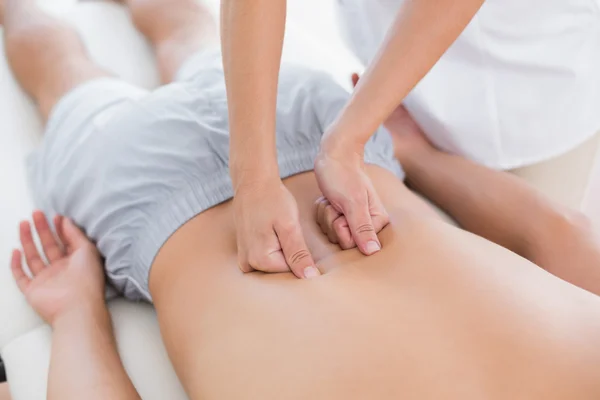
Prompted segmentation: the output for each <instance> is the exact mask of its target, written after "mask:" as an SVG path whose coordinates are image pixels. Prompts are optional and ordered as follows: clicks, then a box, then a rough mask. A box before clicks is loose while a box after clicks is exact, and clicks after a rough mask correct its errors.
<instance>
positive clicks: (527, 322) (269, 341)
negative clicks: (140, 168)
mask: <svg viewBox="0 0 600 400" xmlns="http://www.w3.org/2000/svg"><path fill="white" fill-rule="evenodd" d="M369 173H370V176H371V178H372V179H373V182H374V184H375V186H376V189H377V191H378V193H379V194H380V195H381V196H382V200H383V201H384V204H385V205H386V207H387V208H388V210H389V211H390V214H391V217H392V223H391V224H390V226H388V227H387V228H385V229H384V231H383V232H382V233H381V234H380V238H381V241H382V245H383V250H382V251H381V252H379V253H377V254H376V255H374V256H371V257H364V256H362V255H360V254H359V252H358V251H355V250H351V251H340V250H339V248H338V247H337V246H334V245H331V244H329V243H328V240H327V238H326V237H325V236H324V235H322V234H321V232H320V230H319V228H318V227H317V225H316V223H315V222H314V220H315V218H314V216H313V215H312V213H314V210H313V203H314V201H315V199H316V198H317V197H319V196H320V192H319V190H318V188H317V185H316V181H315V179H314V175H313V174H312V173H306V174H302V175H298V176H295V177H293V178H290V179H288V180H286V182H285V183H286V185H287V186H288V187H289V189H290V190H291V191H292V193H294V194H295V196H296V199H297V202H298V205H299V208H300V213H301V219H302V221H303V225H304V230H305V237H306V240H307V243H308V245H309V247H310V248H311V251H312V253H313V255H314V257H315V260H316V261H317V265H318V267H319V268H320V269H321V271H322V272H323V275H322V276H321V277H319V278H316V279H313V280H298V279H296V278H295V277H293V276H292V275H291V274H278V275H267V274H262V273H252V274H246V275H244V274H242V273H241V272H240V271H239V269H238V268H237V265H236V260H237V258H236V248H235V230H234V229H235V228H234V221H233V218H232V213H231V209H230V207H231V205H230V204H229V203H225V204H222V205H220V206H218V207H215V208H213V209H211V210H208V211H207V212H204V213H203V214H201V215H199V216H197V217H196V218H194V219H193V220H191V221H190V222H188V223H187V224H186V225H185V226H184V227H182V228H181V229H180V230H179V231H177V232H176V233H175V234H174V235H173V236H172V237H171V238H170V239H169V241H168V242H167V243H166V244H165V246H164V247H163V248H162V249H161V251H160V253H159V255H158V257H157V258H156V260H155V262H154V265H153V269H152V271H151V274H150V290H151V293H152V296H153V298H154V302H155V305H156V308H157V311H158V314H159V320H160V325H161V331H162V334H163V338H164V340H165V343H166V346H167V349H168V352H169V355H170V357H171V360H172V362H173V364H174V366H175V369H176V371H177V373H178V376H179V378H180V380H181V381H182V383H183V384H184V386H185V388H186V390H187V392H188V394H189V395H190V396H191V398H192V399H196V398H202V399H236V398H245V399H265V398H285V399H307V398H312V399H333V398H335V399H337V398H339V399H342V398H343V399H364V398H377V399H397V398H418V399H427V398H446V399H481V398H486V399H495V398H498V399H506V398H544V399H573V398H577V399H595V398H598V397H599V396H600V299H599V298H597V297H596V296H594V295H592V294H590V293H588V292H585V291H584V290H581V289H579V288H576V287H574V286H572V285H570V284H567V283H565V282H563V281H561V280H559V279H558V278H556V277H554V276H552V275H550V274H548V273H546V272H545V271H543V270H542V269H540V268H538V267H537V266H535V265H534V264H532V263H530V262H528V261H527V260H525V259H523V258H521V257H519V256H517V255H515V254H513V253H511V252H509V251H508V250H505V249H504V248H502V247H500V246H497V245H495V244H493V243H491V242H489V241H487V240H484V239H481V238H479V237H477V236H475V235H472V234H469V233H467V232H464V231H462V230H460V229H458V228H455V227H452V226H450V225H448V224H446V223H444V222H443V221H441V220H440V219H439V218H438V217H437V216H436V214H435V213H434V212H433V211H432V210H431V209H430V208H429V207H428V206H427V205H425V203H424V202H422V201H421V200H420V199H418V198H417V197H416V196H415V195H413V194H412V193H410V192H409V191H408V190H407V189H406V188H405V187H404V185H403V184H401V183H400V182H398V180H397V179H396V178H395V177H394V176H393V175H392V174H390V173H388V172H386V171H383V170H382V169H379V168H377V167H370V169H369Z"/></svg>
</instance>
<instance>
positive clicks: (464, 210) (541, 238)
mask: <svg viewBox="0 0 600 400" xmlns="http://www.w3.org/2000/svg"><path fill="white" fill-rule="evenodd" d="M399 122H400V121H399ZM404 122H406V121H404ZM404 122H403V123H401V124H399V125H397V126H395V127H394V126H393V124H392V126H389V128H391V130H392V131H395V138H396V148H397V156H398V158H399V159H400V161H401V163H402V165H403V166H404V168H405V170H406V173H407V179H408V183H409V184H410V185H411V186H412V187H413V188H415V189H416V190H418V191H420V192H421V193H422V194H424V195H425V196H426V197H428V198H429V199H431V200H432V201H433V202H435V203H437V204H438V205H439V206H440V207H441V208H443V209H444V210H445V211H446V212H448V213H449V214H450V215H451V216H452V217H453V218H455V219H456V220H457V221H458V223H459V224H460V225H461V226H462V227H464V228H465V229H466V230H468V231H470V232H473V233H475V234H478V235H480V236H483V237H485V238H487V239H489V240H491V241H493V242H496V243H498V244H500V245H501V246H504V247H506V248H508V249H509V250H512V251H514V252H516V253H518V254H520V255H522V256H523V257H525V258H528V259H529V260H530V261H532V262H534V263H536V264H537V265H539V266H540V267H542V268H544V269H546V270H547V271H548V272H550V273H552V274H554V275H556V276H558V277H559V278H562V279H564V280H566V281H568V282H570V283H573V284H575V285H577V286H579V287H581V288H583V289H586V290H589V291H590V292H593V293H595V294H598V295H600V243H599V242H598V240H597V238H595V237H594V235H593V232H592V229H591V228H590V225H589V223H588V222H587V221H586V218H585V217H584V216H583V215H580V214H578V213H577V212H575V211H571V210H568V209H565V208H564V207H562V206H560V205H558V204H554V203H552V202H551V201H550V200H549V199H547V198H546V197H545V196H543V195H542V194H540V193H538V192H537V191H536V190H535V189H533V188H532V187H530V186H529V185H527V184H526V183H525V182H523V181H522V180H520V179H519V178H517V177H515V176H513V175H511V174H509V173H505V172H499V171H494V170H492V169H489V168H486V167H483V166H481V165H478V164H475V163H473V162H471V161H468V160H466V159H464V158H462V157H457V156H453V155H450V154H446V153H443V152H440V151H437V150H436V149H434V148H433V147H431V146H430V145H429V144H428V143H427V142H426V141H425V140H424V139H423V137H422V136H421V133H420V132H419V131H418V127H416V125H411V124H408V123H404ZM394 128H396V129H394Z"/></svg>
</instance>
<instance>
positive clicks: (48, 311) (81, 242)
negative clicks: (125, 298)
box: [11, 211, 104, 325]
mask: <svg viewBox="0 0 600 400" xmlns="http://www.w3.org/2000/svg"><path fill="white" fill-rule="evenodd" d="M33 222H34V225H35V229H36V230H37V232H38V235H39V237H40V241H41V243H42V249H43V252H44V254H45V255H46V259H47V260H48V263H45V262H44V261H43V260H42V258H41V256H40V253H39V251H38V249H37V246H36V244H35V243H34V241H33V237H32V233H31V226H30V224H29V222H28V221H23V222H21V225H20V240H21V245H22V246H23V253H24V254H25V259H26V261H27V266H28V267H29V270H30V271H31V274H32V278H29V277H28V276H27V275H26V274H25V272H24V271H23V266H22V263H21V252H20V251H19V250H14V251H13V254H12V260H11V269H12V272H13V275H14V278H15V280H16V282H17V285H18V287H19V289H20V290H21V292H23V294H24V295H25V297H26V299H27V301H28V302H29V304H30V305H31V306H32V307H33V308H34V309H35V311H36V312H37V313H38V314H39V315H40V316H41V317H42V318H43V319H44V320H45V321H46V322H48V323H49V324H51V325H52V324H54V322H55V321H56V319H57V318H58V317H60V316H62V315H64V314H68V313H69V312H70V311H73V310H79V309H81V308H84V309H87V308H96V307H98V305H103V304H104V271H103V268H102V260H101V258H100V254H99V253H98V250H97V249H96V247H95V246H94V245H93V244H92V243H91V242H90V241H89V240H88V239H87V237H86V236H85V235H84V234H83V232H81V230H79V228H77V227H76V226H75V225H74V224H73V222H71V221H70V220H69V219H67V218H64V217H61V216H57V217H56V218H55V219H54V224H55V226H56V230H57V234H58V237H59V239H60V242H62V244H61V243H59V242H58V241H57V240H56V238H55V237H54V235H53V234H52V231H51V230H50V227H49V226H48V222H47V220H46V217H45V215H44V214H43V213H42V212H39V211H36V212H35V213H34V214H33Z"/></svg>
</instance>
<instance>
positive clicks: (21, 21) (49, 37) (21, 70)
mask: <svg viewBox="0 0 600 400" xmlns="http://www.w3.org/2000/svg"><path fill="white" fill-rule="evenodd" d="M0 3H3V4H4V7H3V10H2V7H1V6H0V13H2V14H3V15H0V21H2V23H3V27H4V41H5V49H6V56H7V58H8V63H9V65H10V67H11V69H12V72H13V74H14V75H15V77H16V79H17V81H18V82H19V84H20V85H21V87H22V88H23V89H24V90H25V91H26V92H27V93H28V94H29V95H30V96H31V97H32V98H33V99H34V100H35V101H36V103H37V104H38V106H39V109H40V112H41V113H42V116H43V118H44V119H47V118H48V115H49V113H50V111H51V110H52V108H53V107H54V105H55V104H56V103H57V102H58V100H60V98H61V97H63V96H64V95H65V94H66V93H67V92H69V91H70V90H71V89H73V88H75V87H76V86H78V85H80V84H81V83H83V82H86V81H88V80H91V79H95V78H99V77H102V76H107V75H109V73H108V72H106V71H105V70H103V69H102V68H101V67H99V66H98V65H96V64H94V62H93V61H91V60H90V59H89V57H88V56H87V53H86V50H85V48H84V46H83V43H82V42H81V40H80V38H79V35H78V34H77V32H76V31H75V30H74V29H73V28H72V27H70V26H69V25H68V24H66V23H65V22H63V21H61V20H60V19H58V18H55V17H52V16H50V15H48V14H46V13H44V12H43V11H42V10H40V9H39V8H38V7H37V6H36V4H35V0H0Z"/></svg>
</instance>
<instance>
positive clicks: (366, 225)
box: [346, 204, 381, 256]
mask: <svg viewBox="0 0 600 400" xmlns="http://www.w3.org/2000/svg"><path fill="white" fill-rule="evenodd" d="M346 220H347V221H348V226H349V227H350V232H351V233H352V238H353V239H354V242H355V243H356V246H357V247H358V249H359V250H360V251H361V253H363V254H365V255H367V256H370V255H371V254H374V253H377V252H378V251H379V250H381V243H380V242H379V239H378V238H377V230H376V229H375V226H374V224H373V220H372V219H371V214H370V213H369V206H368V205H366V204H365V205H364V206H363V207H356V208H354V209H353V210H349V211H348V212H347V213H346Z"/></svg>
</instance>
